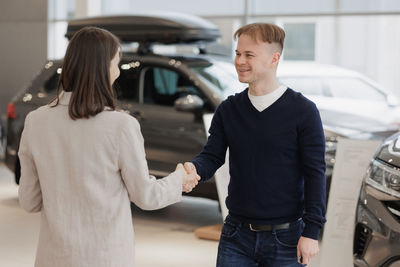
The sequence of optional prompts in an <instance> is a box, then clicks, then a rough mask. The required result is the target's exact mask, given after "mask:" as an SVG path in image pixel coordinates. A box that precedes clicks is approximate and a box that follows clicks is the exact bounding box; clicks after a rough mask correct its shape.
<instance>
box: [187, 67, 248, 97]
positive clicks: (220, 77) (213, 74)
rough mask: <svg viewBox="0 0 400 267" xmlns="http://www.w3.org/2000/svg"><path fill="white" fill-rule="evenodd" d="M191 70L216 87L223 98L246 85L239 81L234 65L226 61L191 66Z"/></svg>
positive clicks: (239, 90)
mask: <svg viewBox="0 0 400 267" xmlns="http://www.w3.org/2000/svg"><path fill="white" fill-rule="evenodd" d="M191 70H193V71H194V72H196V73H197V74H198V75H199V76H200V77H201V78H203V80H206V81H207V83H208V84H211V85H212V86H213V87H215V88H217V89H218V91H219V92H221V96H223V98H226V97H228V96H229V95H233V94H235V93H238V92H241V91H242V90H243V89H244V88H246V87H247V85H246V84H243V83H241V82H239V80H238V78H237V74H236V71H235V67H234V66H233V64H231V63H228V62H213V64H211V65H208V66H195V67H191Z"/></svg>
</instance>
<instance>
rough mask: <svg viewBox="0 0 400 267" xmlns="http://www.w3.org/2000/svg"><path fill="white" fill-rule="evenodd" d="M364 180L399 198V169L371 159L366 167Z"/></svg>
mask: <svg viewBox="0 0 400 267" xmlns="http://www.w3.org/2000/svg"><path fill="white" fill-rule="evenodd" d="M365 182H366V183H367V184H369V185H371V186H372V187H374V188H376V189H378V190H380V191H382V192H384V193H386V194H389V195H391V196H395V197H398V198H400V170H398V169H395V168H393V167H391V166H389V165H386V164H384V163H381V162H379V161H377V160H373V161H372V162H371V164H370V166H369V168H368V171H367V174H366V178H365Z"/></svg>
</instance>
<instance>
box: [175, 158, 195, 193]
mask: <svg viewBox="0 0 400 267" xmlns="http://www.w3.org/2000/svg"><path fill="white" fill-rule="evenodd" d="M176 171H182V172H183V181H182V192H185V193H189V192H190V191H192V190H193V188H195V187H196V185H197V184H198V183H199V180H200V176H199V175H198V174H197V171H196V167H195V166H194V164H193V163H191V162H185V165H183V164H182V163H179V164H178V165H177V166H176Z"/></svg>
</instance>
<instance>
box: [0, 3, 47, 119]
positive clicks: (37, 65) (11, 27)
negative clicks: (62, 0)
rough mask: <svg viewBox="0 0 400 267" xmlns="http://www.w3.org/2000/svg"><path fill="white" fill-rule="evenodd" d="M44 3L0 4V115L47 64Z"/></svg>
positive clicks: (45, 8)
mask: <svg viewBox="0 0 400 267" xmlns="http://www.w3.org/2000/svg"><path fill="white" fill-rule="evenodd" d="M46 24H47V1H46V0H30V1H24V0H12V1H5V0H2V1H1V3H0V36H1V42H0V58H1V61H0V62H1V64H0V114H1V115H3V117H4V114H5V112H6V110H7V103H8V102H9V100H10V99H11V97H12V96H14V95H15V93H16V92H17V91H19V90H20V89H21V88H22V87H23V86H24V85H26V84H27V83H28V82H29V81H30V80H31V79H32V77H33V76H34V75H35V74H36V73H37V72H38V71H39V70H40V69H41V67H42V66H43V65H44V63H45V61H46V52H47V26H46Z"/></svg>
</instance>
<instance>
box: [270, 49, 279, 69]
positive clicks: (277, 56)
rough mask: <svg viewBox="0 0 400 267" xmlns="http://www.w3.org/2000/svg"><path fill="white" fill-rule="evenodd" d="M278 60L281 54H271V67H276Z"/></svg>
mask: <svg viewBox="0 0 400 267" xmlns="http://www.w3.org/2000/svg"><path fill="white" fill-rule="evenodd" d="M280 58H281V53H279V52H275V53H273V54H272V61H271V64H272V65H273V66H277V65H278V63H279V60H280Z"/></svg>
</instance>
